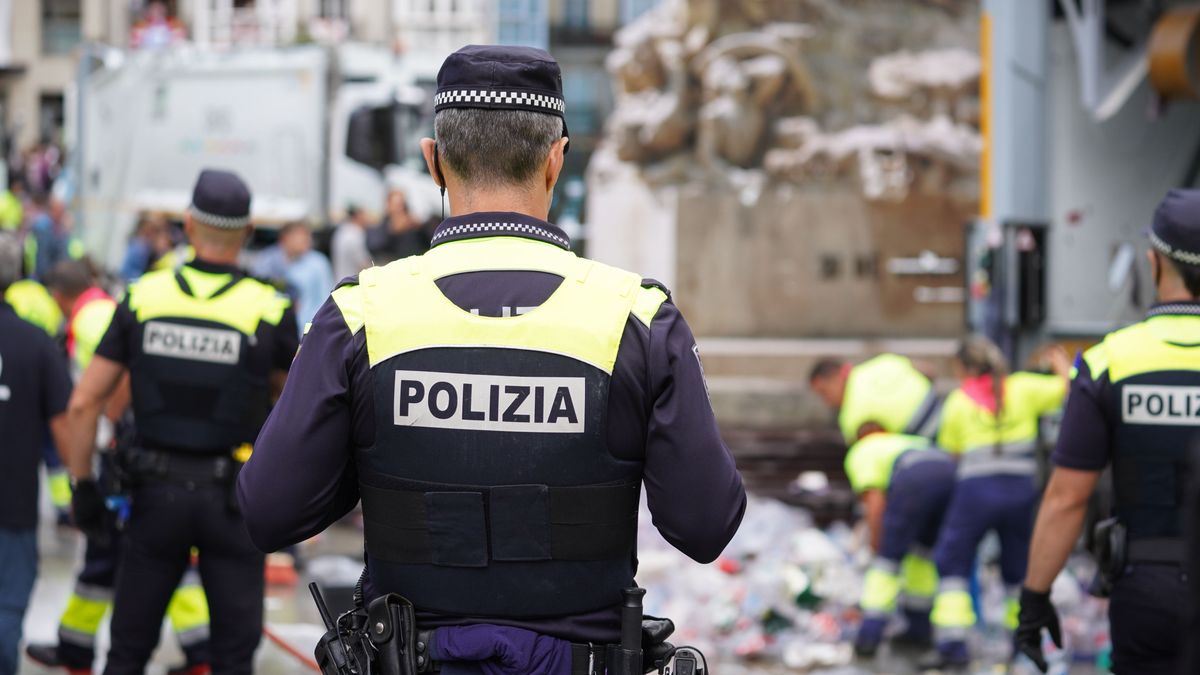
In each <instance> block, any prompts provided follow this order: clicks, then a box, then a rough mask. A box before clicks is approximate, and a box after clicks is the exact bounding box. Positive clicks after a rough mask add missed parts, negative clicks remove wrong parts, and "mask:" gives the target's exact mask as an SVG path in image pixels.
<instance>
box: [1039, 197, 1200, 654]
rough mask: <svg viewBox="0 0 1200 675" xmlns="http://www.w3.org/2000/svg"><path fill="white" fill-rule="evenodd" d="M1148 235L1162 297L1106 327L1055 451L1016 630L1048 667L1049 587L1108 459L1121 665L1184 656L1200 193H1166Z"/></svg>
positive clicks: (1115, 636)
mask: <svg viewBox="0 0 1200 675" xmlns="http://www.w3.org/2000/svg"><path fill="white" fill-rule="evenodd" d="M1150 243H1151V246H1152V250H1150V251H1149V252H1148V255H1149V257H1150V269H1151V271H1152V273H1153V277H1154V284H1155V292H1156V293H1155V295H1156V299H1157V304H1155V305H1154V307H1153V308H1151V310H1150V313H1149V315H1148V316H1147V317H1146V319H1145V320H1144V321H1141V322H1140V323H1136V324H1133V325H1132V326H1129V327H1127V328H1123V329H1121V330H1118V331H1116V332H1113V333H1109V334H1108V335H1107V336H1105V338H1104V340H1103V341H1102V342H1101V343H1100V344H1098V345H1096V346H1095V347H1093V348H1091V349H1089V350H1088V351H1087V352H1085V353H1084V354H1083V355H1082V357H1081V358H1079V359H1077V360H1076V362H1075V369H1074V373H1075V374H1074V377H1073V379H1072V381H1071V395H1070V398H1069V399H1068V400H1067V407H1066V410H1065V412H1064V415H1063V423H1062V428H1061V430H1060V432H1059V437H1058V444H1057V446H1056V447H1055V449H1054V454H1053V456H1052V457H1051V460H1052V461H1053V463H1054V466H1055V468H1054V472H1053V474H1051V477H1050V483H1049V484H1048V485H1047V486H1046V493H1045V496H1044V497H1043V499H1042V505H1041V508H1040V509H1039V511H1038V516H1037V524H1036V526H1035V527H1034V531H1033V540H1032V543H1031V548H1030V552H1029V570H1028V572H1027V573H1026V577H1025V585H1024V588H1023V589H1022V591H1021V611H1020V625H1019V627H1018V629H1017V648H1018V649H1019V650H1021V651H1022V652H1024V653H1026V654H1027V655H1029V656H1030V657H1031V658H1032V659H1033V660H1034V662H1035V663H1037V664H1038V665H1039V666H1040V667H1041V668H1042V670H1043V672H1044V671H1045V668H1046V663H1045V658H1044V656H1043V654H1042V629H1043V628H1045V629H1048V630H1049V633H1050V635H1051V637H1052V639H1053V640H1054V641H1055V642H1056V643H1059V644H1060V646H1061V639H1062V637H1061V631H1060V628H1059V624H1058V616H1057V615H1056V613H1055V611H1054V607H1053V606H1052V605H1051V604H1050V585H1051V583H1053V581H1054V578H1055V577H1056V576H1057V575H1058V573H1059V571H1061V570H1062V568H1063V565H1064V564H1065V563H1066V560H1067V556H1068V555H1070V553H1071V550H1072V548H1073V547H1074V545H1075V541H1076V539H1078V537H1079V531H1080V529H1081V528H1082V527H1083V523H1084V520H1085V517H1086V513H1087V504H1088V499H1089V497H1090V496H1091V494H1092V491H1093V490H1094V489H1095V487H1096V483H1097V481H1098V480H1099V478H1100V474H1101V472H1102V471H1103V470H1104V469H1105V467H1107V466H1112V471H1113V486H1114V488H1115V497H1116V505H1115V511H1116V513H1115V515H1116V517H1117V518H1118V520H1119V523H1120V525H1119V527H1118V530H1117V531H1116V532H1112V533H1110V535H1109V537H1111V539H1110V541H1112V542H1113V545H1112V546H1111V548H1112V550H1113V552H1114V554H1113V555H1112V556H1110V559H1109V560H1108V561H1101V564H1102V566H1104V567H1107V570H1105V571H1106V572H1107V574H1108V576H1109V578H1110V580H1111V584H1112V591H1111V592H1112V595H1111V598H1110V601H1109V609H1108V616H1109V623H1110V629H1111V631H1112V645H1113V654H1112V657H1113V661H1112V670H1113V672H1114V673H1116V674H1117V675H1126V674H1127V673H1137V674H1138V675H1158V674H1159V673H1170V674H1172V675H1173V674H1174V673H1177V672H1184V671H1181V670H1178V664H1177V659H1178V657H1179V654H1180V650H1181V649H1182V647H1183V644H1184V642H1185V640H1184V632H1183V630H1182V626H1183V625H1184V621H1185V619H1186V618H1187V603H1188V597H1189V594H1188V585H1187V575H1186V573H1185V571H1184V568H1183V563H1184V557H1185V556H1184V550H1185V545H1184V538H1183V523H1182V520H1183V517H1182V511H1183V499H1184V497H1183V496H1184V494H1185V489H1184V485H1185V481H1186V480H1187V475H1188V471H1187V469H1186V464H1187V456H1188V453H1189V452H1190V451H1191V450H1192V449H1193V448H1194V447H1195V445H1196V441H1197V439H1198V437H1200V435H1198V433H1197V432H1198V431H1200V190H1172V191H1171V192H1169V193H1168V194H1167V196H1166V198H1164V199H1163V201H1162V203H1160V204H1159V206H1158V209H1157V211H1156V212H1155V214H1154V220H1153V223H1152V225H1151V230H1150ZM1121 530H1123V531H1124V533H1123V534H1121V532H1120V531H1121ZM1107 538H1108V537H1106V539H1107ZM1122 551H1123V555H1122V553H1121V552H1122ZM1190 638H1191V640H1193V641H1194V640H1195V635H1191V636H1190ZM1189 672H1190V671H1189Z"/></svg>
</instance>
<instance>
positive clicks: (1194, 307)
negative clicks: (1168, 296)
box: [1146, 300, 1200, 318]
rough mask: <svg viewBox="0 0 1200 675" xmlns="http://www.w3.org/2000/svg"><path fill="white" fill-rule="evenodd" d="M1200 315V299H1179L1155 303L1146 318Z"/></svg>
mask: <svg viewBox="0 0 1200 675" xmlns="http://www.w3.org/2000/svg"><path fill="white" fill-rule="evenodd" d="M1172 315H1185V316H1200V300H1177V301H1175V302H1162V303H1158V304H1156V305H1154V306H1153V307H1151V308H1150V311H1149V312H1147V314H1146V318H1150V317H1155V316H1172Z"/></svg>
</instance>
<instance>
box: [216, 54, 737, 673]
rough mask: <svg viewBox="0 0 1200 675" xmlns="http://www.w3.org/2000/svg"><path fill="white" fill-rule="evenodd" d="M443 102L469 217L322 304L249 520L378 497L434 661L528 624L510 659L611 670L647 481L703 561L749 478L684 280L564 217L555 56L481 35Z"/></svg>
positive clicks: (440, 97)
mask: <svg viewBox="0 0 1200 675" xmlns="http://www.w3.org/2000/svg"><path fill="white" fill-rule="evenodd" d="M434 101H435V110H436V118H435V132H436V137H437V140H436V141H434V140H433V139H424V140H423V141H422V150H423V152H424V154H425V158H426V162H427V163H428V165H429V169H430V172H431V174H432V175H433V176H435V177H436V179H437V182H438V184H439V185H441V186H442V187H444V188H445V189H446V191H447V193H448V194H449V203H450V212H451V214H452V215H451V217H449V218H447V219H446V220H445V221H443V222H442V223H441V224H440V225H439V226H438V227H437V229H436V231H435V234H434V236H433V246H432V248H431V249H430V250H429V252H427V253H425V254H423V255H420V256H416V257H410V258H404V259H402V260H399V261H396V262H394V263H392V264H389V265H387V266H386V267H382V268H380V267H375V268H370V269H368V270H365V271H363V272H362V274H360V275H359V276H358V277H357V278H349V279H346V280H344V281H343V282H342V283H341V284H340V285H339V287H338V288H337V289H336V290H335V291H334V292H333V294H332V296H331V298H330V300H328V301H327V302H326V303H325V304H324V305H323V307H322V308H321V309H320V311H318V312H317V315H316V317H315V318H314V320H313V324H312V328H311V330H310V331H309V333H308V334H307V336H306V337H305V338H304V342H303V344H302V346H301V348H300V352H299V354H298V355H297V359H296V363H295V365H294V366H293V369H292V375H291V378H290V379H289V381H288V385H287V388H286V389H285V390H284V392H283V395H282V397H281V398H280V401H279V404H278V405H277V407H276V408H275V409H274V411H273V412H272V414H271V417H270V418H269V419H268V420H267V423H266V425H265V426H264V427H263V431H262V433H261V434H260V435H259V438H258V441H257V443H256V445H255V453H254V457H253V458H252V459H251V460H250V462H249V463H248V464H247V465H246V467H245V469H244V470H243V471H242V473H241V475H240V476H239V478H238V491H239V498H240V500H241V503H242V510H243V511H244V512H245V513H246V525H247V527H248V528H249V530H250V535H251V537H252V538H253V539H254V541H255V542H256V543H257V544H258V545H259V546H260V547H261V548H263V549H264V550H275V549H278V548H281V547H283V546H286V545H288V544H291V543H294V542H298V541H301V540H303V539H306V538H308V537H310V536H312V535H313V534H315V533H317V532H320V531H321V530H323V529H324V528H325V527H327V526H328V525H329V524H331V523H333V522H334V521H336V520H337V519H338V518H340V517H341V516H342V515H344V514H345V513H347V512H348V511H349V510H350V509H351V508H352V507H353V506H354V505H355V503H356V502H357V501H358V500H359V499H360V498H361V499H362V502H363V520H364V526H365V539H366V557H367V574H368V579H367V583H366V584H365V585H364V587H365V588H366V591H367V599H368V600H370V599H371V598H372V597H375V596H379V595H382V594H384V593H398V594H401V595H403V596H406V597H407V598H408V599H410V600H411V601H412V602H413V603H414V604H415V606H416V610H417V622H418V624H419V625H420V627H421V628H423V629H431V628H436V629H437V630H435V631H434V635H433V639H432V646H431V655H432V656H433V658H434V659H435V660H439V661H444V660H460V661H462V660H465V661H480V660H487V659H488V658H489V657H488V655H489V654H493V653H499V650H500V649H502V646H503V645H505V644H508V645H512V646H513V648H512V649H513V651H516V652H518V653H516V654H513V653H510V654H509V657H510V658H509V659H508V663H509V664H510V668H511V670H506V671H505V672H529V673H543V672H549V671H550V670H553V669H554V668H556V667H557V668H562V667H566V668H568V669H569V668H570V667H572V666H574V667H576V668H579V669H580V670H579V671H578V672H588V670H587V669H588V664H589V661H590V663H591V666H592V670H593V671H594V672H603V663H604V661H603V660H604V649H603V645H605V644H612V643H614V642H616V641H617V640H618V638H619V627H620V614H619V605H620V603H621V591H622V589H624V588H626V587H629V586H630V585H632V584H633V577H634V572H635V566H636V557H635V555H636V551H635V548H636V529H637V504H638V493H639V486H641V485H644V486H645V490H646V499H647V504H648V506H649V508H650V511H651V512H652V513H653V515H654V524H655V526H656V527H657V528H658V530H659V532H661V533H662V535H663V536H664V537H665V538H666V540H667V541H668V542H670V543H671V544H673V545H674V546H676V547H677V548H678V549H680V550H681V551H683V552H684V553H685V554H687V555H689V556H690V557H692V558H694V559H696V560H698V561H701V562H707V561H711V560H713V559H715V558H716V557H717V555H719V554H720V552H721V550H722V549H723V548H724V546H725V545H726V543H728V541H729V539H730V538H731V537H732V536H733V533H734V531H735V530H736V529H737V526H738V524H739V523H740V521H741V517H742V513H743V511H744V509H745V505H746V497H745V491H744V489H743V486H742V481H741V478H740V476H739V475H738V472H737V470H736V468H735V466H734V463H733V459H732V456H731V454H730V452H729V450H728V449H727V448H726V447H725V445H724V444H723V443H722V441H721V437H720V434H719V433H718V431H717V426H716V422H715V420H714V417H713V412H712V408H711V406H710V405H709V402H708V399H707V396H706V393H705V387H704V379H703V373H702V370H701V366H700V361H699V357H698V353H697V351H696V349H695V340H694V338H693V336H692V334H691V331H690V330H689V328H688V326H687V324H686V323H685V322H684V320H683V318H682V317H681V316H680V314H679V311H678V310H677V309H676V308H675V306H674V304H672V302H671V301H670V297H669V295H668V293H667V291H666V290H665V289H664V288H663V287H662V286H661V285H660V284H658V283H656V282H653V281H649V280H643V279H641V278H640V277H638V276H636V275H633V274H630V273H628V272H623V271H621V270H617V269H614V268H611V267H607V266H605V265H601V264H599V263H596V262H593V261H590V260H586V259H582V258H577V257H576V256H575V255H574V254H572V253H571V252H570V241H569V240H568V238H567V236H566V235H565V234H564V233H563V231H562V230H561V229H559V228H558V227H555V226H554V225H552V224H550V223H548V222H546V220H545V218H546V215H547V213H548V211H549V207H550V202H551V197H552V192H553V189H554V185H555V182H556V181H557V179H558V177H559V174H560V172H561V170H562V167H563V155H564V153H565V152H566V150H567V142H568V139H567V136H566V133H567V132H566V128H565V126H564V124H563V114H564V108H565V104H564V101H563V96H562V82H561V78H560V75H559V67H558V64H557V63H556V62H555V61H554V59H553V57H551V56H550V55H549V54H547V53H546V52H544V51H542V50H539V49H532V48H527V47H508V46H468V47H464V48H463V49H461V50H459V51H457V52H455V53H454V54H452V55H451V56H449V57H448V58H447V59H446V61H445V63H444V64H443V66H442V68H441V71H440V72H439V74H438V90H437V94H436V96H435V99H434ZM589 643H590V646H589ZM513 663H518V664H539V665H522V666H511V664H513ZM555 672H566V671H563V670H557V671H555Z"/></svg>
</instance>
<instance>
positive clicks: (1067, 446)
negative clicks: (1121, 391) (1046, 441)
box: [1050, 344, 1111, 471]
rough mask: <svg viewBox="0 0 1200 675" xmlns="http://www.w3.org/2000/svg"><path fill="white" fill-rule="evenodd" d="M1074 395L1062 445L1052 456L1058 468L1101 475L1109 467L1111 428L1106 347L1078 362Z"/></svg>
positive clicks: (1069, 401) (1060, 436) (1061, 432)
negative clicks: (1107, 399)
mask: <svg viewBox="0 0 1200 675" xmlns="http://www.w3.org/2000/svg"><path fill="white" fill-rule="evenodd" d="M1073 370H1074V373H1075V374H1074V377H1073V378H1072V379H1071V395H1070V396H1069V397H1068V398H1067V407H1066V410H1064V411H1063V421H1062V427H1061V428H1060V429H1059V432H1058V443H1057V444H1056V445H1055V447H1054V453H1053V454H1052V455H1051V456H1050V459H1051V461H1053V462H1054V465H1055V466H1061V467H1064V468H1068V469H1078V470H1080V471H1101V470H1103V469H1104V466H1105V465H1106V464H1107V463H1108V455H1109V439H1110V436H1111V428H1110V425H1109V421H1108V420H1109V416H1108V415H1106V414H1105V412H1106V411H1105V400H1106V397H1107V391H1108V388H1109V386H1110V384H1109V381H1108V365H1107V362H1106V359H1105V353H1104V345H1103V344H1101V345H1098V346H1096V347H1093V348H1092V349H1089V350H1088V352H1087V353H1086V354H1084V355H1080V356H1079V357H1077V358H1076V359H1075V368H1074V369H1073Z"/></svg>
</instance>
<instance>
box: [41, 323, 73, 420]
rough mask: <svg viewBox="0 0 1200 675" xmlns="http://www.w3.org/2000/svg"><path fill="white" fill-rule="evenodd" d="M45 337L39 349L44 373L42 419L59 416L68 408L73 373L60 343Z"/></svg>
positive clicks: (42, 382) (42, 379) (42, 372)
mask: <svg viewBox="0 0 1200 675" xmlns="http://www.w3.org/2000/svg"><path fill="white" fill-rule="evenodd" d="M38 337H40V338H43V339H41V340H39V342H40V343H41V344H40V345H39V346H38V350H37V359H38V372H39V373H41V374H42V378H41V384H42V400H41V401H40V403H41V410H42V421H46V420H49V419H51V418H53V417H57V416H59V415H61V414H62V413H64V412H66V410H67V401H68V400H69V399H70V398H71V374H70V373H69V372H68V370H67V361H66V359H64V358H63V356H62V352H61V351H59V348H58V345H56V344H55V343H54V341H53V340H51V339H50V338H49V337H44V336H41V335H39V336H38Z"/></svg>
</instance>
